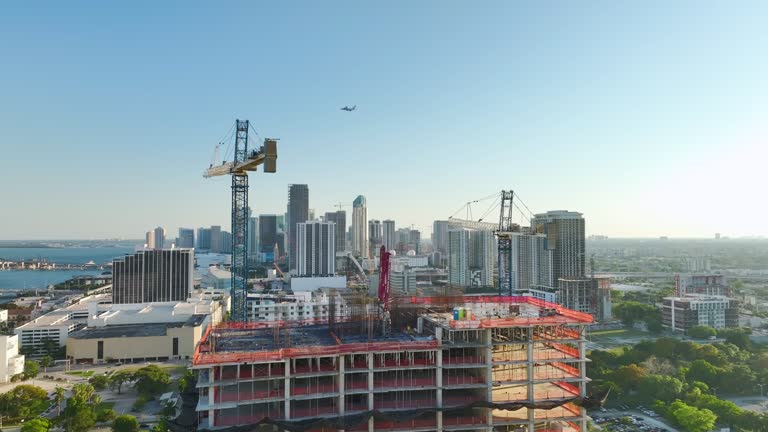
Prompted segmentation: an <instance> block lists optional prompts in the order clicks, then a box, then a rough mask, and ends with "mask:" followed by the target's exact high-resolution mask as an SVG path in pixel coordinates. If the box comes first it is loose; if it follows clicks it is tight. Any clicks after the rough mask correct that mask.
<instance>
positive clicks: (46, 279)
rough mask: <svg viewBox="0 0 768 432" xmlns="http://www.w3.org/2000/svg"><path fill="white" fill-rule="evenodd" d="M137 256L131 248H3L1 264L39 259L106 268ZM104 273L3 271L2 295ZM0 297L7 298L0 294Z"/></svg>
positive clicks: (0, 278)
mask: <svg viewBox="0 0 768 432" xmlns="http://www.w3.org/2000/svg"><path fill="white" fill-rule="evenodd" d="M129 253H133V248H131V247H95V248H0V260H10V261H20V260H28V259H35V260H40V261H47V262H54V263H56V264H85V263H87V262H88V261H93V262H95V263H96V264H106V263H108V262H111V261H112V260H113V259H114V258H117V257H120V256H123V255H125V254H129ZM101 272H102V271H101V270H0V291H8V290H13V291H15V290H23V289H35V288H38V289H42V288H46V287H47V286H48V285H51V284H57V283H60V282H64V281H66V280H69V279H70V278H72V277H73V276H78V275H98V274H100V273H101ZM0 297H3V295H2V294H0Z"/></svg>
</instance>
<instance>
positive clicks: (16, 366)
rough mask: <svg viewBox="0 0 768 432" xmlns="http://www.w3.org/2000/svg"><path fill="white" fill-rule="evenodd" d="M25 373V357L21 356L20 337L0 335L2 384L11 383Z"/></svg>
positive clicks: (0, 382) (0, 380)
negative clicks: (15, 377)
mask: <svg viewBox="0 0 768 432" xmlns="http://www.w3.org/2000/svg"><path fill="white" fill-rule="evenodd" d="M22 372H24V356H23V355H20V354H19V336H18V335H0V384H4V383H8V382H11V378H12V377H13V376H14V375H18V374H20V373H22Z"/></svg>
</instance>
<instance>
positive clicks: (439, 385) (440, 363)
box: [435, 348, 443, 408]
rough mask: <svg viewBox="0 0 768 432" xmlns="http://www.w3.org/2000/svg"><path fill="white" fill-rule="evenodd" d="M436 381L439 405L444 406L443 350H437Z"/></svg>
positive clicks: (439, 406)
mask: <svg viewBox="0 0 768 432" xmlns="http://www.w3.org/2000/svg"><path fill="white" fill-rule="evenodd" d="M435 365H436V367H435V379H436V381H435V383H436V384H437V395H436V396H437V407H438V408H442V407H443V350H442V349H439V348H438V350H437V351H436V352H435Z"/></svg>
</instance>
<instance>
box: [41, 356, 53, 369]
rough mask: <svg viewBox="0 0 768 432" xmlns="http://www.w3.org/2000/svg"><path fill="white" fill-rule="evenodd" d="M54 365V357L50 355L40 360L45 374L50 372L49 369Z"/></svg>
mask: <svg viewBox="0 0 768 432" xmlns="http://www.w3.org/2000/svg"><path fill="white" fill-rule="evenodd" d="M52 365H53V357H51V356H49V355H48V354H46V355H44V356H43V358H41V359H40V366H42V367H43V372H48V368H49V367H51V366H52Z"/></svg>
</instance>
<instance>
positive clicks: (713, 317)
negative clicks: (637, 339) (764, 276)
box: [661, 294, 739, 332]
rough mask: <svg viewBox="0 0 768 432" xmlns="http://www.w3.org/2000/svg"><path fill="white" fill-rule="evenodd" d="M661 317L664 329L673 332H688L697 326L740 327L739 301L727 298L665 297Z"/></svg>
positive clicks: (699, 296)
mask: <svg viewBox="0 0 768 432" xmlns="http://www.w3.org/2000/svg"><path fill="white" fill-rule="evenodd" d="M661 316H662V322H663V325H664V327H667V328H669V329H671V330H672V331H673V332H675V331H679V332H686V331H688V329H690V328H691V327H695V326H708V327H712V328H715V329H721V328H727V327H738V326H739V307H738V301H737V300H734V299H731V298H728V297H725V296H714V295H704V294H687V295H685V296H683V297H664V301H663V303H662V308H661Z"/></svg>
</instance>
